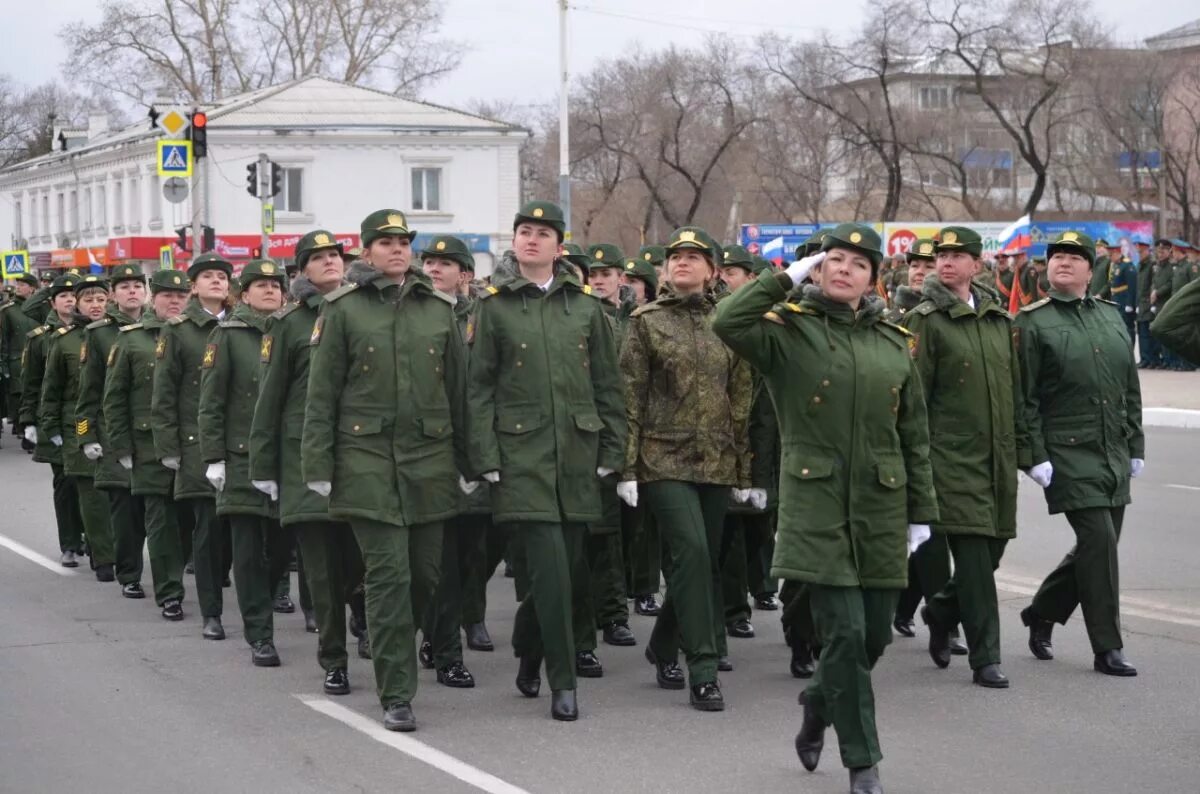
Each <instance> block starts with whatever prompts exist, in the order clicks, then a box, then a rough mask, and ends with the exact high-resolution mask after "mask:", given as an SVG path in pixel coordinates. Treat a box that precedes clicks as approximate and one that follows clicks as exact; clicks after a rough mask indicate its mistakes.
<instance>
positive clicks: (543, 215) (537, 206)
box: [513, 201, 567, 242]
mask: <svg viewBox="0 0 1200 794" xmlns="http://www.w3.org/2000/svg"><path fill="white" fill-rule="evenodd" d="M522 223H540V224H541V225H543V226H549V227H550V228H551V229H553V230H554V231H556V232H558V239H559V241H560V242H561V241H562V239H563V235H565V234H566V233H567V223H566V221H565V220H563V211H562V207H560V206H558V205H557V204H555V203H554V202H553V201H530V202H526V204H525V205H524V206H522V207H521V209H520V210H518V212H517V216H516V217H515V218H513V231H514V232H515V231H516V230H517V227H518V226H520V225H521V224H522Z"/></svg>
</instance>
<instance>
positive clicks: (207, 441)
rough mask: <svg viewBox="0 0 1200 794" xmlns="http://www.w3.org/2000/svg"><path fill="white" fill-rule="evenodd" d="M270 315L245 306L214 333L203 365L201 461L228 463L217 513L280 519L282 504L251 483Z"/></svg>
mask: <svg viewBox="0 0 1200 794" xmlns="http://www.w3.org/2000/svg"><path fill="white" fill-rule="evenodd" d="M266 325H267V315H265V314H259V313H258V312H256V311H254V310H253V309H251V308H250V307H249V306H248V305H246V304H245V303H240V304H238V306H237V308H235V309H234V310H233V312H232V313H231V314H230V315H229V316H228V317H226V318H225V319H224V320H222V321H221V322H219V323H217V327H216V328H215V329H213V332H212V334H211V335H210V336H209V337H208V346H207V347H206V348H205V349H204V358H203V359H202V361H201V364H200V413H199V419H200V457H201V459H202V460H203V461H204V464H205V469H206V470H207V468H208V464H210V463H218V462H221V461H224V462H225V486H224V487H223V488H222V489H221V490H220V491H217V515H219V516H229V515H251V516H264V517H272V516H276V515H278V509H277V508H278V505H276V504H275V503H274V502H272V501H271V499H270V498H269V497H268V496H267V495H266V494H264V493H263V492H262V491H260V490H258V489H257V488H255V487H254V486H253V485H251V484H250V421H251V419H253V417H254V404H255V402H256V401H257V400H258V380H259V377H258V376H259V361H260V360H261V357H262V350H263V344H262V340H263V329H265V328H266Z"/></svg>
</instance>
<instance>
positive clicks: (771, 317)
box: [763, 311, 784, 325]
mask: <svg viewBox="0 0 1200 794" xmlns="http://www.w3.org/2000/svg"><path fill="white" fill-rule="evenodd" d="M763 319H764V320H768V321H770V322H773V323H775V324H776V325H784V322H783V318H782V317H780V316H779V312H776V311H769V312H767V313H766V314H764V315H763Z"/></svg>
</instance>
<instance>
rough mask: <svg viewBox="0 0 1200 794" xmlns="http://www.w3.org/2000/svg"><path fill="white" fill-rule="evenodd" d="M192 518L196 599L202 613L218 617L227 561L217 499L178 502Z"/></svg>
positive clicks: (223, 531)
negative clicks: (218, 516)
mask: <svg viewBox="0 0 1200 794" xmlns="http://www.w3.org/2000/svg"><path fill="white" fill-rule="evenodd" d="M176 505H177V506H178V509H179V510H181V511H187V512H188V513H190V514H191V519H192V568H193V569H194V570H195V571H196V600H197V601H199V602H200V616H201V617H205V618H219V617H221V611H222V609H223V607H224V604H223V603H222V601H223V599H222V593H221V583H222V582H223V581H224V580H225V572H226V571H227V570H229V568H228V566H227V565H226V562H225V560H226V550H225V545H226V544H225V522H224V521H222V520H221V519H219V518H217V500H216V499H210V498H207V497H201V498H199V499H185V500H183V501H180V502H176Z"/></svg>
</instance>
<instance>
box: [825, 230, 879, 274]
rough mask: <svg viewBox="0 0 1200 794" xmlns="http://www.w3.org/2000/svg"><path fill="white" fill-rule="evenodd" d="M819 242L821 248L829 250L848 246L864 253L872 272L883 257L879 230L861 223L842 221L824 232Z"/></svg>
mask: <svg viewBox="0 0 1200 794" xmlns="http://www.w3.org/2000/svg"><path fill="white" fill-rule="evenodd" d="M823 234H824V236H825V239H824V240H823V241H822V242H821V250H822V251H829V250H831V249H834V248H849V249H851V250H853V251H857V252H859V253H860V254H865V255H866V256H867V258H868V259H870V260H871V270H872V272H874V271H877V270H878V269H879V263H880V261H881V260H882V259H883V241H882V240H880V239H879V232H877V231H875V230H874V229H872V228H871V227H870V226H867V225H866V224H862V223H843V224H841V225H839V226H836V227H834V228H832V229H829V230H828V231H826V232H823Z"/></svg>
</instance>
